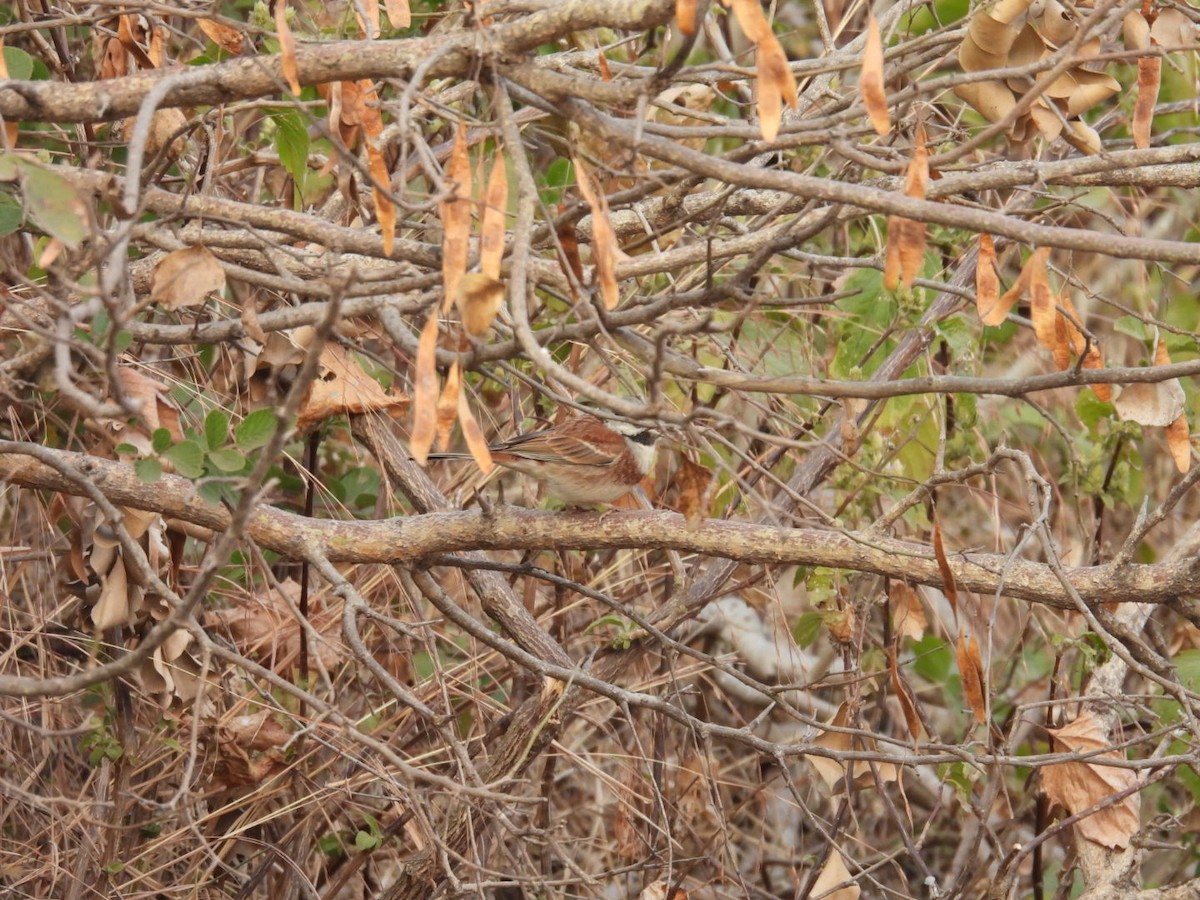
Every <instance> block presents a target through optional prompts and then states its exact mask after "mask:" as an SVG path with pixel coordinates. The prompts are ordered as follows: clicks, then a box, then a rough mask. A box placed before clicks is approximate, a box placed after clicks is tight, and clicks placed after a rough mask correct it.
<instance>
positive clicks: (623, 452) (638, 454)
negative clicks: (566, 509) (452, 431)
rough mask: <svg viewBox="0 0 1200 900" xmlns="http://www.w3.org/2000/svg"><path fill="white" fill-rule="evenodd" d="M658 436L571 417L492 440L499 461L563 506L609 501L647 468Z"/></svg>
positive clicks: (635, 482)
mask: <svg viewBox="0 0 1200 900" xmlns="http://www.w3.org/2000/svg"><path fill="white" fill-rule="evenodd" d="M657 439H658V436H657V434H656V433H655V432H654V431H653V430H651V429H649V428H645V427H642V426H640V425H635V424H633V423H630V422H620V421H614V422H611V423H609V424H605V423H604V422H601V421H600V420H599V419H597V418H595V417H593V416H582V415H577V416H572V417H571V418H569V419H565V420H564V421H562V422H560V423H559V424H557V425H554V426H552V427H550V428H543V429H540V430H538V431H529V432H526V433H525V434H519V435H517V436H516V437H513V438H509V439H508V440H506V441H501V442H499V443H496V444H492V445H490V446H489V447H488V449H489V450H490V451H491V453H492V461H493V462H495V463H496V464H497V465H500V466H504V467H505V468H508V469H512V470H513V471H516V472H521V473H523V474H525V475H530V476H532V477H533V478H536V479H537V480H538V481H540V482H542V483H543V484H544V485H545V486H546V492H547V494H548V495H549V496H551V497H553V498H554V499H556V500H560V501H562V502H563V503H564V504H566V505H567V506H586V505H591V504H595V503H611V502H612V501H613V500H619V499H620V498H621V497H624V496H625V495H626V494H628V493H629V492H630V491H632V490H633V489H634V488H635V487H637V486H638V484H639V483H640V482H641V480H642V479H643V478H645V477H646V473H647V472H649V471H650V466H651V464H652V463H653V461H654V449H655V443H656V442H657ZM429 458H430V459H470V454H467V453H431V454H429Z"/></svg>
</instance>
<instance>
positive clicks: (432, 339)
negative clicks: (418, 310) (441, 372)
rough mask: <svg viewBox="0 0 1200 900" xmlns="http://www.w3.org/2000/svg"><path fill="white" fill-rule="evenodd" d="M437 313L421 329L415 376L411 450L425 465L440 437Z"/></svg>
mask: <svg viewBox="0 0 1200 900" xmlns="http://www.w3.org/2000/svg"><path fill="white" fill-rule="evenodd" d="M437 342H438V317H437V312H436V311H434V310H430V312H429V318H428V319H427V320H426V322H425V326H424V327H423V328H422V329H421V339H420V342H419V343H418V344H417V369H416V373H415V374H414V375H413V425H412V435H411V436H410V437H409V439H408V452H409V453H411V454H412V457H413V459H415V460H416V461H417V462H418V463H419V464H420V465H425V461H426V460H427V459H428V458H429V450H430V448H431V447H433V439H434V438H435V437H436V436H437V402H438V377H437Z"/></svg>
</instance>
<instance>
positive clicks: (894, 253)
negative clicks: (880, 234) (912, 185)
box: [883, 216, 908, 291]
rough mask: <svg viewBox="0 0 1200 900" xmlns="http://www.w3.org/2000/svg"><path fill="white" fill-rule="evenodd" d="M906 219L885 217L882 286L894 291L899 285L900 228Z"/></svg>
mask: <svg viewBox="0 0 1200 900" xmlns="http://www.w3.org/2000/svg"><path fill="white" fill-rule="evenodd" d="M906 221H908V220H907V219H904V218H901V217H900V216H888V218H887V248H886V250H885V251H884V257H883V286H884V287H885V288H887V289H888V290H889V291H894V290H895V289H896V288H897V287H899V286H900V229H901V227H902V224H901V223H903V222H906Z"/></svg>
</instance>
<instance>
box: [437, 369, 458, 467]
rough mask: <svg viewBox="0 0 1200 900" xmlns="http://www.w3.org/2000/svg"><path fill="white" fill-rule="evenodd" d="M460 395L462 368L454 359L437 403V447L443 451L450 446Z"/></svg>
mask: <svg viewBox="0 0 1200 900" xmlns="http://www.w3.org/2000/svg"><path fill="white" fill-rule="evenodd" d="M461 393H462V367H461V366H460V365H459V362H458V360H457V359H456V360H455V361H454V362H453V364H451V366H450V371H449V373H448V374H447V375H446V383H445V384H444V385H442V393H441V396H439V397H438V402H437V429H436V431H437V440H436V443H437V446H438V449H440V450H445V449H446V448H447V447H449V446H450V437H451V435H452V434H453V433H454V423H455V421H456V420H457V419H458V407H459V399H458V398H459V395H460V394H461Z"/></svg>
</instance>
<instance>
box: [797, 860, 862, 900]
mask: <svg viewBox="0 0 1200 900" xmlns="http://www.w3.org/2000/svg"><path fill="white" fill-rule="evenodd" d="M847 882H849V884H847ZM841 884H844V885H846V886H845V887H840V888H839V887H838V885H841ZM834 888H837V890H834ZM861 893H862V890H861V888H859V886H858V885H857V884H855V883H854V879H853V878H852V877H851V876H850V870H849V869H847V868H846V861H845V860H844V859H842V854H841V851H840V850H838V849H836V848H835V849H833V850H831V851H830V853H829V859H827V860H825V866H824V868H822V869H821V874H820V875H818V876H817V880H816V881H815V882H813V886H812V891H811V893H810V894H809V896H810V897H820V898H821V900H858V897H859V895H860V894H861Z"/></svg>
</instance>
